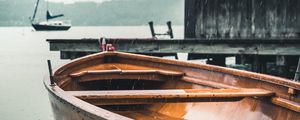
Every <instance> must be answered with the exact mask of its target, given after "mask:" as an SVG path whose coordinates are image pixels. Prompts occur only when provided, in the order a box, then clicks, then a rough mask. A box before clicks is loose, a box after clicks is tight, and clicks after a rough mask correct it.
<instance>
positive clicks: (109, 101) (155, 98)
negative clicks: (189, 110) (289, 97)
mask: <svg viewBox="0 0 300 120" xmlns="http://www.w3.org/2000/svg"><path fill="white" fill-rule="evenodd" d="M67 93H68V94H70V95H72V96H75V97H77V98H79V99H82V100H84V101H86V102H89V103H91V104H94V105H98V106H100V105H125V104H153V103H160V102H164V103H169V102H171V103H177V102H228V101H239V100H241V99H243V98H245V97H270V96H273V95H274V93H273V92H270V91H266V90H262V89H174V90H171V89H169V90H116V91H67Z"/></svg>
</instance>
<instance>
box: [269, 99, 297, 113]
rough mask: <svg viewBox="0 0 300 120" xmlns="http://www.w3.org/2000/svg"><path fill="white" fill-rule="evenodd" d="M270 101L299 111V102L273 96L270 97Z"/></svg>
mask: <svg viewBox="0 0 300 120" xmlns="http://www.w3.org/2000/svg"><path fill="white" fill-rule="evenodd" d="M272 103H274V104H276V105H279V106H281V107H285V108H287V109H291V110H294V111H296V112H300V104H299V103H297V102H293V101H290V100H287V99H284V98H280V97H274V98H272Z"/></svg>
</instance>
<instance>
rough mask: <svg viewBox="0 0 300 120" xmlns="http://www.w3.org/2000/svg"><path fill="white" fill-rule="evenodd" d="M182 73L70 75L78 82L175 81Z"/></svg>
mask: <svg viewBox="0 0 300 120" xmlns="http://www.w3.org/2000/svg"><path fill="white" fill-rule="evenodd" d="M183 75H184V73H182V72H175V71H166V70H88V71H81V72H76V73H72V74H70V76H71V77H73V78H76V79H77V80H78V81H79V82H89V81H97V80H115V79H117V80H121V79H132V80H153V81H165V80H166V79H170V78H172V79H176V78H177V77H181V76H183Z"/></svg>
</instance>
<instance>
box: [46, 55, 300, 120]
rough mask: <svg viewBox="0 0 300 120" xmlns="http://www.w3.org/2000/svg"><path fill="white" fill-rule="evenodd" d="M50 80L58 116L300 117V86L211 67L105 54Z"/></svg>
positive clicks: (74, 119)
mask: <svg viewBox="0 0 300 120" xmlns="http://www.w3.org/2000/svg"><path fill="white" fill-rule="evenodd" d="M50 78H53V79H50ZM50 78H49V79H48V78H47V79H45V81H44V84H45V86H46V88H47V90H48V91H49V97H50V101H51V105H52V108H53V112H54V115H55V118H56V119H57V120H98V119H114V120H120V119H197V120H202V119H213V120H240V119H243V120H260V119H264V120H265V119H266V120H268V119H274V120H286V119H289V120H296V119H300V97H299V94H298V93H299V90H300V83H298V82H294V81H290V80H287V79H284V78H279V77H274V76H269V75H264V74H258V73H253V72H247V71H242V70H236V69H230V68H224V67H218V66H213V65H205V64H194V63H189V62H182V61H176V60H167V59H162V58H158V57H150V56H144V55H136V54H129V53H122V52H102V53H97V54H93V55H89V56H86V57H83V58H79V59H76V60H74V61H72V62H70V63H69V64H66V65H64V66H62V67H60V68H59V69H57V70H56V71H55V72H54V75H53V77H50ZM51 80H52V84H51Z"/></svg>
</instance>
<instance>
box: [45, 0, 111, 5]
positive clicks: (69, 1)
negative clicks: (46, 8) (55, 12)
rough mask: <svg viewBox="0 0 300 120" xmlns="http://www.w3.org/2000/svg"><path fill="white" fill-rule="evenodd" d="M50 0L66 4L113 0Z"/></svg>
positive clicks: (50, 0)
mask: <svg viewBox="0 0 300 120" xmlns="http://www.w3.org/2000/svg"><path fill="white" fill-rule="evenodd" d="M47 1H49V2H55V3H65V4H73V3H75V2H96V3H103V2H107V1H112V0H47Z"/></svg>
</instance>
